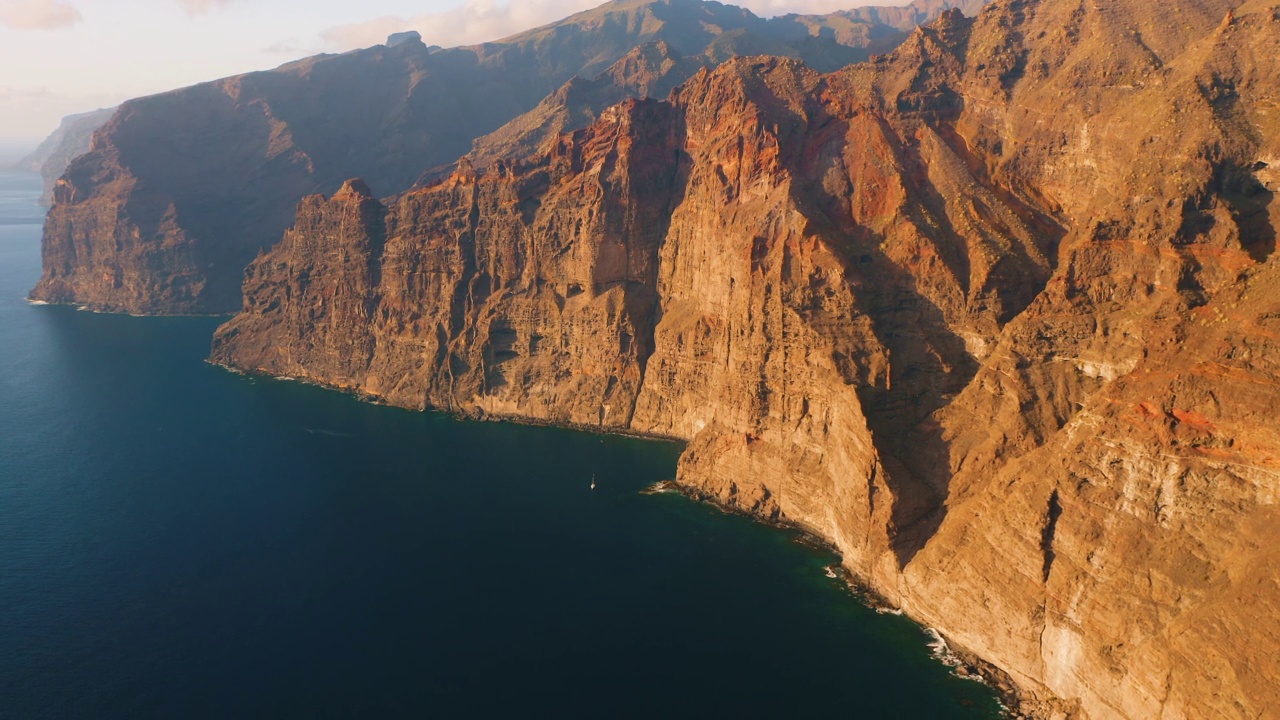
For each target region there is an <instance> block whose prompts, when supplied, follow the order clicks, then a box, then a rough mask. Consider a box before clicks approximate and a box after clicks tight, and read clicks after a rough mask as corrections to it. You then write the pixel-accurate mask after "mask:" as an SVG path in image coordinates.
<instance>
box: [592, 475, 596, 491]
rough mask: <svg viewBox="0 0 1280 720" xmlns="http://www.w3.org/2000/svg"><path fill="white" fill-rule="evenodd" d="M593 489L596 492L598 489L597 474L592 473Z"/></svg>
mask: <svg viewBox="0 0 1280 720" xmlns="http://www.w3.org/2000/svg"><path fill="white" fill-rule="evenodd" d="M591 489H592V490H595V489H596V474H595V473H591Z"/></svg>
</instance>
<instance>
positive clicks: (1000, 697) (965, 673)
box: [641, 480, 1038, 719]
mask: <svg viewBox="0 0 1280 720" xmlns="http://www.w3.org/2000/svg"><path fill="white" fill-rule="evenodd" d="M641 493H642V494H645V495H661V494H668V493H674V494H678V495H681V496H683V497H685V498H688V499H689V500H692V501H694V502H698V503H702V504H706V505H710V506H711V507H714V508H716V509H717V510H719V511H720V512H723V513H726V514H729V515H738V516H741V517H745V518H748V519H750V520H751V521H753V522H755V523H758V524H761V525H765V526H768V527H771V528H774V529H776V530H784V531H787V532H791V533H794V534H795V536H796V541H797V542H799V543H801V544H804V545H808V546H810V547H813V548H816V549H819V550H823V551H826V552H829V553H831V554H832V555H834V556H835V557H836V558H837V559H838V560H839V561H840V562H838V563H836V564H834V565H828V566H826V568H825V570H826V571H827V577H829V578H831V579H833V580H834V579H839V580H842V581H843V582H844V585H845V587H846V588H847V589H848V591H849V594H850V595H851V596H852V598H853V600H854V601H855V602H858V603H861V604H862V605H863V606H864V607H866V608H868V609H870V610H872V611H874V612H875V613H877V614H879V615H897V616H900V617H905V618H907V619H908V620H910V621H911V622H912V623H913V624H915V625H916V626H917V627H919V628H920V629H921V631H922V632H923V633H924V634H925V635H926V636H931V637H933V639H934V640H933V642H927V643H925V646H926V647H928V648H929V649H930V650H931V654H932V655H933V657H934V659H935V660H937V661H938V662H940V663H942V664H943V665H946V666H947V667H949V668H951V672H952V674H953V675H955V676H956V677H958V678H961V679H964V680H971V681H973V682H978V683H981V684H983V685H985V686H987V687H989V688H991V690H992V691H993V692H994V693H995V695H996V700H997V702H999V704H1000V708H1001V716H1002V717H1005V718H1011V719H1012V718H1024V717H1025V718H1035V717H1038V715H1037V713H1036V710H1035V707H1034V706H1035V705H1036V704H1037V703H1036V700H1035V699H1034V698H1033V697H1031V696H1030V694H1028V693H1027V692H1026V691H1025V690H1023V689H1021V688H1020V687H1019V686H1018V684H1017V683H1015V682H1014V681H1013V679H1012V678H1011V677H1010V676H1009V675H1008V674H1007V673H1005V672H1004V671H1003V670H1001V669H1000V668H998V667H996V666H995V665H992V664H991V663H989V662H987V661H986V660H983V659H982V658H981V657H979V656H977V655H975V654H974V653H971V652H969V651H967V650H965V649H964V648H961V647H958V646H956V645H954V644H952V643H951V641H949V640H947V638H946V636H944V635H943V634H942V632H941V631H940V630H938V629H937V628H934V627H930V626H928V625H925V624H924V623H921V622H920V621H919V620H917V619H915V618H914V617H912V616H911V615H910V614H909V613H907V612H905V611H903V609H902V608H900V607H897V606H896V605H894V604H893V603H891V602H889V601H888V600H887V599H886V598H885V597H884V596H883V595H881V594H880V593H878V592H876V591H875V590H874V589H873V588H872V587H871V586H870V585H868V584H867V583H865V582H863V581H862V579H861V578H859V577H858V576H857V575H856V574H854V573H853V572H852V571H851V570H849V568H847V567H845V565H844V562H843V557H842V555H841V553H840V550H839V549H838V548H837V547H836V546H835V545H834V544H832V543H831V542H829V541H827V540H826V538H823V537H822V536H820V535H818V534H816V533H815V532H813V531H812V530H810V529H809V528H806V527H805V526H803V525H801V524H799V523H796V522H791V521H787V520H771V519H768V518H764V517H761V516H759V515H754V514H752V513H749V512H745V511H743V510H742V509H741V508H739V507H737V506H733V505H728V504H725V503H723V502H720V501H719V500H717V499H716V498H715V497H714V496H712V495H710V494H708V493H706V492H703V491H702V490H699V489H698V488H695V487H691V486H688V485H683V484H681V483H679V482H677V481H675V480H662V481H660V482H657V483H654V484H653V485H651V486H649V487H647V488H645V489H644V490H642V491H641Z"/></svg>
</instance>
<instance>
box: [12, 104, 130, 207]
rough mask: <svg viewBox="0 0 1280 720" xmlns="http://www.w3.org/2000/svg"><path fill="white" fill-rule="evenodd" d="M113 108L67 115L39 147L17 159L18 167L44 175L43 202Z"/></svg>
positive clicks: (85, 148) (41, 198)
mask: <svg viewBox="0 0 1280 720" xmlns="http://www.w3.org/2000/svg"><path fill="white" fill-rule="evenodd" d="M114 112H115V108H107V109H105V110H94V111H92V112H87V113H80V114H78V115H68V116H67V117H65V118H63V119H62V122H61V123H59V124H58V127H57V129H56V130H54V131H53V133H52V134H50V135H49V137H47V138H45V139H44V142H42V143H40V145H39V147H37V148H36V149H35V150H34V151H32V152H31V154H30V155H27V156H26V157H24V158H22V159H21V160H19V161H18V163H17V167H19V168H21V169H23V170H30V171H31V172H38V173H40V176H41V177H42V178H44V194H43V195H42V196H41V197H40V203H41V204H42V205H48V204H49V203H51V202H53V186H54V184H55V183H57V182H58V178H60V177H62V173H64V172H66V170H67V166H68V165H70V164H71V161H72V160H74V159H75V158H77V157H79V156H81V155H83V154H85V153H87V152H89V143H90V140H92V139H93V133H94V131H96V130H97V129H98V128H100V127H102V126H103V125H104V124H106V122H107V121H108V120H110V119H111V115H112V114H113V113H114Z"/></svg>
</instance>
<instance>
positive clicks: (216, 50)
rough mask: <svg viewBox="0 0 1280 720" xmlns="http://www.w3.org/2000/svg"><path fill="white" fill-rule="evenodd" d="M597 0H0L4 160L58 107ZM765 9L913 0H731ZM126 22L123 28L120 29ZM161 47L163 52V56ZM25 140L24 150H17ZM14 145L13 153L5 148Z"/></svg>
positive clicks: (505, 24)
mask: <svg viewBox="0 0 1280 720" xmlns="http://www.w3.org/2000/svg"><path fill="white" fill-rule="evenodd" d="M601 4H603V1H602V0H512V1H509V2H500V1H499V0H416V1H415V0H368V1H367V2H364V3H358V4H356V3H348V2H340V1H339V0H315V1H314V2H310V3H308V4H307V6H306V12H305V13H299V12H297V10H298V3H297V2H289V1H288V0H134V1H133V2H130V3H129V4H128V5H127V6H122V4H121V3H119V2H118V0H0V67H2V68H4V70H2V71H0V164H11V163H13V162H14V161H16V160H17V159H19V158H21V157H22V156H23V155H25V154H26V153H27V152H30V150H33V149H34V148H35V147H36V145H38V144H39V143H40V141H41V140H43V139H44V138H45V137H47V136H48V135H49V134H50V133H52V132H53V130H54V129H55V128H56V127H57V126H58V123H59V122H60V121H61V120H62V118H63V117H65V116H67V115H73V114H76V113H81V112H87V111H91V110H96V109H99V108H104V107H111V106H114V105H118V104H119V103H121V102H124V101H125V100H128V99H130V98H134V97H141V96H144V95H150V94H154V93H158V92H164V91H167V90H173V89H176V88H180V87H186V86H188V85H194V84H196V83H200V82H206V81H209V80H216V79H218V78H222V77H228V76H231V75H237V74H240V73H245V72H251V71H254V70H267V69H270V68H274V67H277V66H279V65H281V64H283V63H286V62H289V61H292V60H296V59H298V58H302V57H308V56H311V55H315V54H318V53H322V52H344V51H347V50H352V49H356V48H359V47H368V46H371V45H376V44H378V43H380V42H382V41H383V40H384V39H385V38H386V36H387V35H389V34H391V33H393V32H400V31H403V30H417V31H418V32H420V33H422V35H423V39H424V40H425V41H426V42H427V43H429V44H436V45H443V46H446V47H447V46H455V45H467V44H471V43H476V42H484V41H488V40H497V39H500V38H503V37H506V36H508V35H511V34H513V33H516V32H520V31H522V30H527V29H530V28H534V27H538V26H540V25H544V24H546V23H549V22H554V21H556V20H558V19H561V18H563V17H567V16H569V15H572V14H573V13H575V12H580V11H582V10H586V9H589V8H592V7H596V6H598V5H601ZM726 4H733V5H739V6H742V7H746V8H748V9H750V10H752V11H753V12H755V13H756V14H758V15H761V16H772V15H779V14H785V13H789V12H800V13H826V12H833V11H835V10H839V9H846V8H852V7H859V6H864V5H905V4H907V2H906V0H879V1H875V0H871V1H866V0H863V1H860V0H736V1H734V2H730V3H726ZM121 28H127V29H125V30H121ZM158 58H163V61H162V62H157V59H158ZM22 148H25V151H22V152H19V150H20V149H22ZM14 153H16V156H15V157H12V158H10V157H8V156H9V155H11V154H14Z"/></svg>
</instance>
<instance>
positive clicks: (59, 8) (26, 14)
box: [0, 0, 82, 30]
mask: <svg viewBox="0 0 1280 720" xmlns="http://www.w3.org/2000/svg"><path fill="white" fill-rule="evenodd" d="M81 19H82V18H81V17H80V11H79V10H76V9H75V7H74V6H72V5H71V4H70V3H66V2H61V0H0V26H3V27H7V28H10V29H13V30H56V29H58V28H65V27H71V26H72V25H75V24H76V23H78V22H80V20H81Z"/></svg>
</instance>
